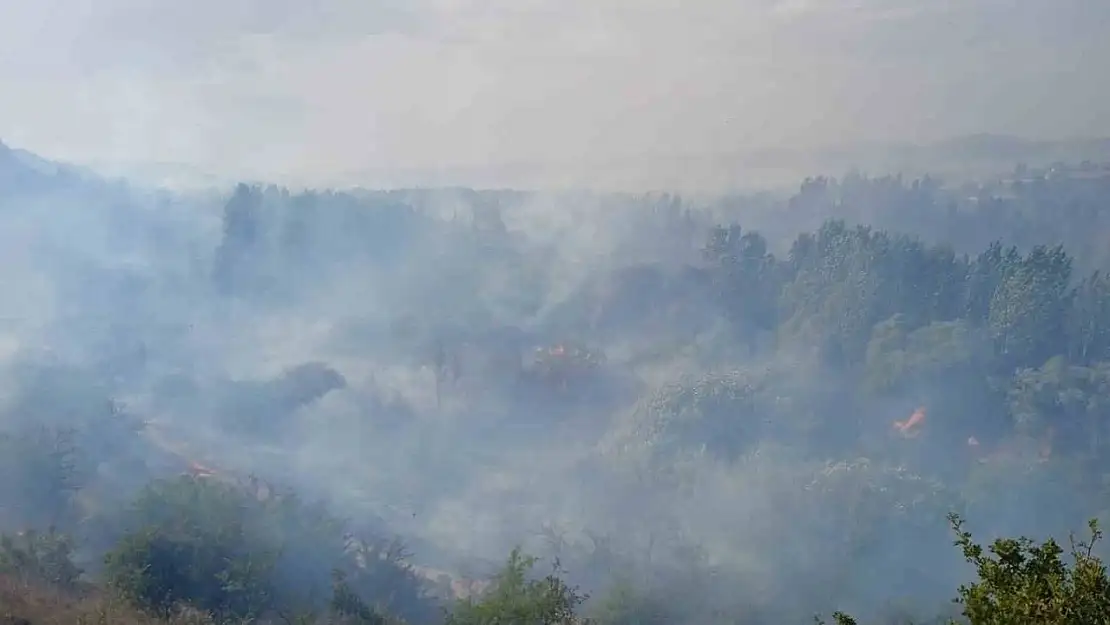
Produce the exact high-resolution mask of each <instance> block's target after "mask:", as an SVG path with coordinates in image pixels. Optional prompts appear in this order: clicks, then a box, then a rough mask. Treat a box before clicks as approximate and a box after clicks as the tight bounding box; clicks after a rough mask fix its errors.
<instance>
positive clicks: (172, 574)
mask: <svg viewBox="0 0 1110 625" xmlns="http://www.w3.org/2000/svg"><path fill="white" fill-rule="evenodd" d="M254 486H256V484H253V483H250V484H236V483H224V482H220V481H214V480H209V479H203V478H202V479H196V478H189V477H182V478H177V479H173V480H166V481H157V482H154V483H152V484H150V485H149V486H147V487H146V488H145V489H144V490H143V491H142V492H141V493H140V494H139V496H138V498H137V499H136V501H135V502H134V503H133V505H132V506H131V508H130V509H129V510H128V511H127V513H126V514H125V515H124V518H123V519H122V520H121V523H122V525H123V527H124V533H123V534H122V536H121V538H120V540H119V541H118V543H117V544H116V545H115V547H114V548H113V549H112V550H111V551H110V552H109V553H108V554H107V556H106V558H105V579H106V581H107V582H108V583H109V585H110V586H111V587H112V588H113V589H114V590H115V591H116V592H117V593H119V594H121V595H122V596H123V597H125V598H126V599H128V600H129V601H131V602H133V603H134V604H135V605H136V606H138V607H140V608H142V609H144V610H147V611H151V612H155V613H160V614H165V613H167V612H168V611H172V610H173V609H174V608H175V607H176V606H179V605H182V604H184V605H189V606H192V607H196V608H198V609H201V610H204V611H207V612H210V613H212V614H214V615H216V616H218V617H221V618H225V617H226V618H250V617H256V616H259V615H263V614H284V615H292V614H320V613H322V612H324V611H326V610H328V609H329V608H330V609H331V610H332V611H333V612H334V609H335V608H336V607H337V606H340V607H342V606H346V607H347V608H349V613H344V619H345V620H346V621H350V620H351V618H356V619H359V618H362V617H364V616H367V615H369V614H371V613H373V614H384V613H386V612H388V613H391V614H397V615H401V616H404V617H406V618H411V619H412V620H415V621H421V622H423V621H426V620H427V618H428V616H430V615H432V614H434V612H435V606H434V605H433V604H432V603H431V601H430V600H429V599H428V598H427V596H426V594H425V592H424V587H423V580H421V579H420V578H419V577H418V576H417V575H416V574H415V573H414V572H413V571H412V570H411V569H410V568H409V567H408V565H407V564H406V563H405V561H404V556H405V554H404V552H403V550H402V549H401V548H400V547H399V545H397V544H396V543H387V542H384V541H379V542H377V543H374V542H371V543H366V542H362V541H356V540H354V539H353V538H352V537H351V536H350V534H349V533H348V532H346V530H345V525H344V524H343V523H342V522H340V521H339V520H338V519H336V518H334V517H332V516H330V515H329V514H328V513H327V512H326V510H324V509H323V508H322V507H320V506H309V505H306V504H304V503H303V502H301V501H299V500H298V499H297V498H296V497H293V496H292V495H283V494H280V493H276V492H268V493H266V494H265V496H263V494H262V493H260V492H259V491H258V490H257V489H255V488H254ZM271 490H272V489H271ZM336 575H338V576H339V577H338V578H337V577H336ZM336 579H340V580H341V583H337V582H336ZM337 593H338V594H337ZM356 599H357V602H355V600H356ZM336 601H338V603H336ZM364 601H365V602H368V603H365V604H364V603H361V602H364ZM359 605H373V606H374V608H373V610H372V611H371V612H366V611H365V610H362V609H361V608H358V607H357V606H359ZM352 606H354V607H352ZM356 622H362V621H357V620H356Z"/></svg>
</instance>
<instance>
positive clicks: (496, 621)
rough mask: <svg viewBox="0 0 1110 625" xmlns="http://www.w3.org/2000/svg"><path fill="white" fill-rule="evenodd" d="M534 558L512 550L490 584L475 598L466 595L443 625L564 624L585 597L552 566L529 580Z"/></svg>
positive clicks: (572, 619)
mask: <svg viewBox="0 0 1110 625" xmlns="http://www.w3.org/2000/svg"><path fill="white" fill-rule="evenodd" d="M536 562H537V559H536V558H534V557H531V556H525V555H522V554H521V552H520V550H519V549H514V550H513V551H512V553H511V554H510V555H509V559H508V562H506V564H505V567H504V568H503V569H502V570H501V572H500V573H499V574H498V575H497V576H496V577H495V578H494V580H493V585H492V586H491V587H490V588H489V589H488V590H487V591H486V592H484V593H482V595H481V596H480V597H479V598H478V599H477V600H475V599H471V598H467V599H464V600H462V601H460V602H458V604H457V605H456V606H455V609H454V610H453V611H451V612H450V613H449V614H448V615H447V621H446V622H447V625H567V624H570V623H581V622H583V620H582V619H580V618H578V617H577V616H576V614H575V612H576V611H577V609H578V607H579V606H580V605H582V603H583V602H585V600H586V599H587V596H586V595H584V594H581V593H580V592H579V591H578V589H577V588H573V587H571V586H568V585H567V584H566V583H565V582H564V581H563V580H562V579H561V578H560V577H559V575H558V573H559V571H558V567H557V565H556V568H555V570H553V571H552V572H551V573H550V574H549V575H547V576H545V577H543V578H542V579H531V580H530V579H529V578H528V577H529V573H530V572H531V571H532V568H533V567H534V566H535V564H536Z"/></svg>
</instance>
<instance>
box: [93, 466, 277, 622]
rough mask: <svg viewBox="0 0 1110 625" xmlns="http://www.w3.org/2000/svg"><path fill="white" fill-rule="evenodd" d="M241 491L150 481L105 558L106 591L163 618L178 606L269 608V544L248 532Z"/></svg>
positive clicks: (244, 612) (248, 612) (225, 610)
mask: <svg viewBox="0 0 1110 625" xmlns="http://www.w3.org/2000/svg"><path fill="white" fill-rule="evenodd" d="M249 507H250V502H249V501H248V498H247V497H246V496H245V494H244V493H241V492H239V491H237V490H236V489H234V488H232V487H230V486H228V485H224V484H217V483H211V482H204V481H201V480H194V479H181V480H175V481H172V482H156V483H154V484H152V485H151V486H149V487H147V488H146V489H145V490H144V491H143V492H142V493H141V494H140V495H139V498H138V500H137V501H136V503H135V506H134V509H133V511H132V512H133V515H134V518H133V519H132V522H133V523H135V525H136V526H137V527H136V528H135V529H133V530H130V531H128V532H127V533H126V534H125V535H124V537H123V538H122V540H121V541H120V542H119V544H118V545H116V547H115V548H114V549H113V550H112V551H110V552H109V553H108V554H107V556H106V557H105V569H104V574H105V579H106V581H107V582H108V584H109V586H110V587H111V588H112V589H113V590H114V591H116V592H117V593H119V594H120V595H121V596H122V597H124V598H125V599H127V600H129V601H130V602H132V603H133V604H134V605H136V606H137V607H139V608H141V609H144V610H147V611H150V612H153V613H157V614H163V615H168V614H170V613H172V612H173V611H174V610H175V609H177V607H179V606H180V605H182V604H187V605H190V606H193V607H196V608H198V609H201V610H204V611H206V612H210V613H212V614H215V615H217V616H220V617H234V618H249V617H252V616H257V615H259V614H260V613H262V612H263V611H264V610H266V609H267V608H268V607H269V606H270V598H271V597H272V596H273V588H272V584H271V578H272V575H273V569H274V566H275V558H276V548H275V547H276V545H273V544H271V543H270V542H269V541H266V540H265V539H264V537H261V536H258V535H257V534H255V533H254V532H253V531H252V530H253V528H250V527H249V518H248V516H249V512H248V511H249Z"/></svg>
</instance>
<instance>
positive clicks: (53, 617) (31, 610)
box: [0, 577, 212, 625]
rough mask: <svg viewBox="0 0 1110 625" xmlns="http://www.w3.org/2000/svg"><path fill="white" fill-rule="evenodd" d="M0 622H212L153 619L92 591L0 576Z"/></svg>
mask: <svg viewBox="0 0 1110 625" xmlns="http://www.w3.org/2000/svg"><path fill="white" fill-rule="evenodd" d="M0 625H212V621H211V620H209V619H208V618H206V617H205V616H204V615H200V614H181V615H179V616H176V617H174V618H172V619H169V620H164V619H157V618H153V617H150V616H146V615H144V614H141V613H139V612H136V611H135V610H134V609H131V608H129V607H128V606H126V605H124V604H123V603H121V602H119V601H114V600H112V599H111V598H110V597H108V596H106V595H104V594H103V593H102V592H99V591H96V590H92V589H86V590H83V591H80V592H73V593H64V592H61V591H57V590H53V589H49V588H44V587H42V586H39V585H36V584H32V583H28V582H24V581H22V580H19V579H17V578H13V577H0Z"/></svg>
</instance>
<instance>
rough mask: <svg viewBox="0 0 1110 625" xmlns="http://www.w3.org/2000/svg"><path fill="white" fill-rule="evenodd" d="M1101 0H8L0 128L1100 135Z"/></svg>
mask: <svg viewBox="0 0 1110 625" xmlns="http://www.w3.org/2000/svg"><path fill="white" fill-rule="evenodd" d="M1105 11H1106V8H1105V4H1104V3H1101V2H1098V1H1097V0H1067V1H1066V2H1054V3H1050V4H1046V3H1026V2H1012V1H1008V0H976V1H975V2H923V1H920V0H908V1H903V2H894V3H891V2H878V1H867V2H831V1H827V0H822V1H804V2H801V1H787V2H775V1H770V0H745V1H744V2H718V1H715V0H705V1H702V2H697V3H694V4H691V3H678V2H670V1H650V2H636V3H628V2H618V1H616V0H606V1H604V2H596V1H591V2H587V1H584V0H574V1H570V2H555V1H551V0H543V1H536V2H528V3H520V2H493V3H490V2H481V3H478V2H456V1H451V2H440V1H433V0H426V1H420V2H405V3H400V2H392V1H384V0H381V1H376V2H370V3H366V2H354V1H349V0H332V1H330V2H322V3H313V4H311V5H303V6H302V4H301V3H284V2H283V3H259V2H255V1H253V0H236V1H235V2H231V3H227V2H221V3H215V2H211V1H205V2H200V3H193V4H191V5H190V6H189V9H188V11H182V10H177V9H165V10H164V8H159V9H158V10H154V9H152V8H150V7H149V6H147V5H145V4H143V3H137V2H131V1H129V0H111V1H109V2H102V3H96V5H95V6H94V5H88V6H82V7H78V8H74V7H70V6H68V5H66V7H65V8H62V7H61V6H60V5H57V3H51V2H44V3H36V4H35V5H34V6H31V5H27V6H20V7H18V8H13V9H12V10H10V11H8V12H7V14H6V19H5V24H4V26H3V27H2V28H3V30H2V31H0V35H3V36H2V37H0V41H3V42H4V44H3V46H4V48H3V52H2V54H0V58H2V59H9V60H8V61H4V62H3V63H0V80H4V81H6V82H10V83H11V84H13V85H14V84H18V85H20V87H19V89H13V90H12V92H11V93H10V94H9V97H7V98H5V100H4V103H3V105H2V108H0V117H2V118H3V119H6V120H9V121H7V122H6V123H5V125H3V126H0V136H4V137H5V138H7V139H8V140H11V141H14V142H16V143H19V144H24V145H34V146H37V147H38V149H40V150H43V151H44V152H46V153H48V154H50V155H53V156H57V157H61V158H66V159H70V160H79V161H82V162H94V161H95V162H97V163H98V164H99V165H100V166H101V167H103V168H111V169H112V170H113V171H118V172H131V173H135V172H138V171H140V170H142V171H143V173H144V174H147V175H150V176H155V175H157V176H158V177H159V178H165V177H166V176H168V175H170V174H173V173H176V174H183V173H188V174H190V175H191V176H193V177H196V176H203V175H212V176H215V175H218V176H221V177H226V178H229V179H231V180H236V179H244V178H251V179H256V178H265V179H271V180H273V179H281V180H283V181H284V182H286V183H287V184H294V185H301V184H306V185H313V186H327V185H334V184H367V185H373V186H383V185H384V186H406V185H434V186H442V185H453V184H469V185H474V186H515V187H537V186H543V187H567V186H572V187H573V186H591V187H595V188H597V187H607V188H621V189H642V188H656V189H661V188H671V189H674V188H684V189H687V190H696V189H700V190H704V189H707V188H714V189H720V188H730V187H735V186H736V185H738V184H759V183H766V182H767V181H768V180H769V179H772V178H774V179H777V180H778V181H788V180H790V179H792V178H797V177H800V176H799V175H797V173H796V172H798V170H799V169H805V168H806V163H805V162H804V159H803V158H802V156H801V155H797V154H796V155H794V156H792V157H791V158H790V159H789V161H790V162H787V163H778V162H774V159H768V158H765V157H762V156H759V155H758V151H759V150H761V149H764V148H794V149H800V150H809V149H812V148H814V147H817V146H822V145H829V144H846V143H847V144H854V143H858V142H869V141H880V142H897V141H927V140H936V139H940V138H944V137H947V136H950V135H954V134H964V133H969V132H994V133H1020V134H1028V135H1031V136H1035V137H1060V136H1083V135H1092V134H1106V133H1107V132H1108V129H1110V120H1108V119H1107V117H1106V111H1107V110H1110V106H1107V105H1106V103H1107V100H1106V99H1107V92H1106V90H1105V88H1104V87H1103V85H1102V84H1101V83H1099V81H1089V80H1086V79H1085V78H1084V76H1086V75H1094V74H1095V73H1097V71H1098V69H1100V68H1099V67H1098V66H1097V62H1096V61H1095V60H1094V59H1098V58H1103V57H1104V56H1106V52H1107V50H1106V45H1107V44H1106V41H1105V38H1104V37H1102V33H1101V31H1100V30H1099V29H1098V27H1097V25H1098V24H1101V23H1104V22H1105V19H1106V18H1107V15H1106V13H1105ZM17 59H19V61H18V62H17V61H16V60H17ZM27 59H30V61H31V62H29V63H28V62H24V61H25V60H27ZM1092 63H1094V64H1095V65H1092ZM753 153H754V155H753ZM753 161H755V162H753ZM152 163H159V164H160V167H159V169H157V170H154V171H151V170H152ZM741 164H743V166H742V167H741V166H740V165H741ZM840 166H843V163H838V167H840ZM802 173H803V174H804V173H809V172H808V171H804V172H802Z"/></svg>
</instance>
